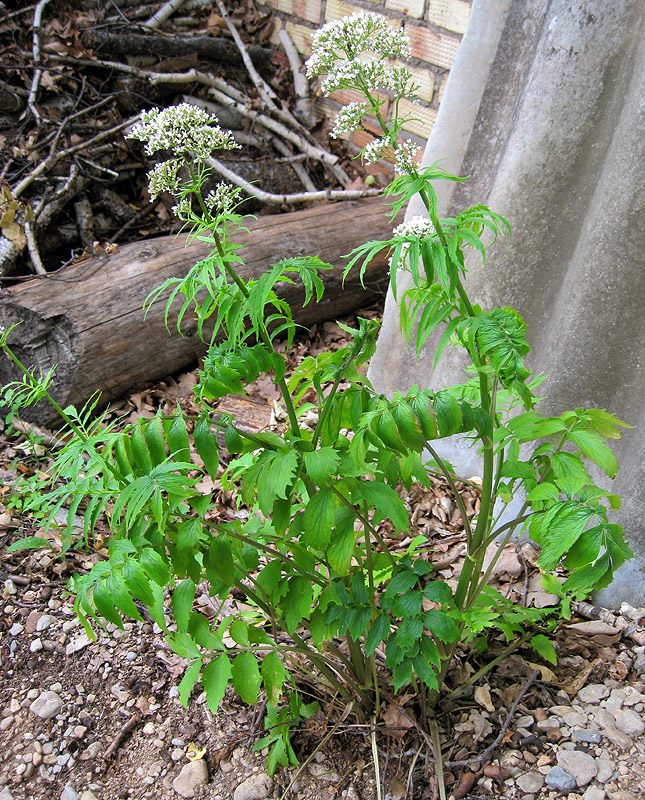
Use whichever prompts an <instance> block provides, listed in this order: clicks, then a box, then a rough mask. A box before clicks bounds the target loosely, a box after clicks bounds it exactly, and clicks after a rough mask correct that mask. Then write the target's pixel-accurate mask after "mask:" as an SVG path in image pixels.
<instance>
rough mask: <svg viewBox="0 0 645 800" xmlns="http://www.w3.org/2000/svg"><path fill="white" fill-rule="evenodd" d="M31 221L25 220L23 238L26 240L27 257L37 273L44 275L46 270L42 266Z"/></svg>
mask: <svg viewBox="0 0 645 800" xmlns="http://www.w3.org/2000/svg"><path fill="white" fill-rule="evenodd" d="M32 226H33V223H32V221H31V220H25V239H26V240H27V250H29V257H30V258H31V263H32V265H33V268H34V272H35V273H36V274H37V275H46V274H47V270H46V269H45V267H44V266H43V262H42V259H41V257H40V252H39V251H38V245H37V244H36V237H35V235H34V229H33V227H32Z"/></svg>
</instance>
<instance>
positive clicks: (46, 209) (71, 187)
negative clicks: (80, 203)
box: [34, 164, 84, 228]
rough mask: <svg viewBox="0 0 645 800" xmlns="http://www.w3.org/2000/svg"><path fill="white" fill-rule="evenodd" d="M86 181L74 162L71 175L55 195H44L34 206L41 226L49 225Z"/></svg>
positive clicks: (35, 214)
mask: <svg viewBox="0 0 645 800" xmlns="http://www.w3.org/2000/svg"><path fill="white" fill-rule="evenodd" d="M83 184H84V181H83V179H82V178H81V173H80V170H79V168H78V166H77V165H76V164H72V166H71V167H70V170H69V177H68V178H67V180H66V181H65V183H64V184H63V185H62V186H61V188H60V189H59V190H58V191H57V192H56V193H55V194H54V195H53V197H48V196H47V194H45V195H44V197H42V199H41V200H40V201H39V202H38V204H37V205H36V207H35V208H34V216H35V217H36V221H37V222H38V225H39V226H40V227H41V228H45V227H47V225H48V224H49V222H50V220H51V219H52V218H53V217H54V216H55V215H56V214H57V213H58V212H59V211H60V209H61V208H62V207H63V206H64V205H65V203H66V202H67V201H68V200H70V199H71V198H72V197H74V196H75V195H76V194H77V193H78V192H79V191H80V190H81V189H82V188H83Z"/></svg>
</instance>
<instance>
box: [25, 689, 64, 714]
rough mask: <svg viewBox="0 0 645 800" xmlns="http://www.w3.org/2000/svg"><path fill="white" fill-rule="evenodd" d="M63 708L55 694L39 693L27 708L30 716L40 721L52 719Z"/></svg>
mask: <svg viewBox="0 0 645 800" xmlns="http://www.w3.org/2000/svg"><path fill="white" fill-rule="evenodd" d="M62 708H63V701H62V700H61V698H60V697H59V695H57V694H56V692H41V693H40V694H39V695H38V697H37V698H36V699H35V700H34V702H33V703H32V704H31V705H30V706H29V710H30V711H31V712H32V714H35V715H36V716H37V717H40V718H41V719H52V717H55V716H56V714H59V713H60V711H61V709H62Z"/></svg>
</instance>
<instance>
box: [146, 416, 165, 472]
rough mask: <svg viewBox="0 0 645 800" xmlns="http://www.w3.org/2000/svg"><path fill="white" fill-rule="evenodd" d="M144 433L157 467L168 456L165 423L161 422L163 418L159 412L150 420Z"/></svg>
mask: <svg viewBox="0 0 645 800" xmlns="http://www.w3.org/2000/svg"><path fill="white" fill-rule="evenodd" d="M143 435H144V438H145V440H146V444H147V445H148V450H149V452H150V459H151V461H152V465H153V466H154V467H156V466H157V465H158V464H161V462H162V461H164V460H165V458H166V446H165V439H164V435H163V425H162V424H161V418H160V417H159V415H158V414H157V415H156V416H154V417H153V418H152V419H151V420H150V421H149V422H148V424H147V425H146V427H145V430H144V432H143Z"/></svg>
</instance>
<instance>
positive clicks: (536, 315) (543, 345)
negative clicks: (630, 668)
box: [370, 0, 645, 606]
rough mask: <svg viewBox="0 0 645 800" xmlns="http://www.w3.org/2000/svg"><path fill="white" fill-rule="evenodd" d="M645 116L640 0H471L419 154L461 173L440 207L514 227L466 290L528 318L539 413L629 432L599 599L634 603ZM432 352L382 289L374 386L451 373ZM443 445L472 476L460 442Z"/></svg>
mask: <svg viewBox="0 0 645 800" xmlns="http://www.w3.org/2000/svg"><path fill="white" fill-rule="evenodd" d="M644 121H645V6H644V5H643V4H642V2H641V1H640V0H615V2H612V3H607V2H606V0H584V2H583V1H582V0H578V1H577V2H570V0H567V1H566V2H565V0H551V1H550V2H547V0H475V2H474V5H473V10H472V15H471V19H470V22H469V26H468V29H467V31H466V34H465V36H464V40H463V43H462V45H461V47H460V49H459V51H458V53H457V57H456V60H455V64H454V67H453V69H452V71H451V73H450V76H449V80H448V84H447V87H446V91H445V94H444V97H443V100H442V104H441V107H440V110H439V115H438V117H437V121H436V124H435V127H434V128H433V130H432V133H431V136H430V139H429V141H428V146H427V148H426V152H425V154H424V163H426V164H430V163H433V162H435V161H437V160H440V159H441V160H442V163H443V165H444V166H445V167H446V169H448V171H450V172H455V173H456V174H458V175H470V176H471V178H470V180H469V181H467V182H466V183H465V184H459V185H457V184H453V183H446V184H445V185H442V186H441V187H440V194H439V201H440V209H439V212H440V216H446V215H452V214H453V213H457V212H459V211H460V210H463V209H464V208H466V207H468V206H471V205H474V204H476V203H484V204H486V205H488V206H489V207H490V208H491V209H492V210H493V211H497V212H499V213H501V214H503V215H504V216H505V217H506V218H507V219H508V220H509V221H510V223H511V226H512V229H513V236H512V240H511V242H508V241H498V242H497V243H496V244H495V245H493V246H492V247H491V248H490V250H489V260H488V261H487V263H486V267H485V268H484V269H482V268H481V266H480V263H481V260H478V259H476V258H469V261H468V265H469V267H470V270H471V272H470V274H469V276H468V279H467V287H468V291H469V294H470V296H471V298H472V299H473V300H474V301H476V302H479V303H480V305H482V307H483V308H490V307H492V306H497V305H512V306H514V307H515V308H517V309H518V310H519V311H520V313H521V314H522V316H523V317H524V320H525V321H526V322H527V324H528V338H529V343H530V344H531V348H532V351H531V355H530V358H529V364H530V366H531V367H532V369H533V371H534V372H535V373H541V372H543V373H545V374H547V375H548V376H549V377H548V379H547V381H546V382H545V383H544V384H542V386H541V387H540V391H539V394H540V395H541V396H546V397H547V398H548V399H547V400H546V401H545V402H544V403H542V404H541V406H540V408H541V409H544V410H546V411H548V412H552V413H560V412H562V411H564V410H566V409H567V408H575V407H579V406H587V407H599V408H606V409H607V410H609V411H612V412H613V413H615V414H617V415H618V416H619V417H620V418H621V419H623V420H625V421H627V422H629V423H631V424H632V425H635V426H637V427H636V429H635V430H628V431H627V432H626V433H625V434H624V435H623V439H622V440H620V441H619V442H617V443H616V445H615V450H616V453H617V456H618V459H619V463H620V465H621V469H620V472H619V475H618V477H617V478H616V479H615V480H614V481H613V485H612V490H613V491H615V492H617V493H618V494H620V495H621V496H622V498H623V507H622V509H621V511H620V512H619V513H618V514H617V515H616V518H615V521H617V522H619V523H621V524H623V525H624V526H625V531H626V534H627V538H628V540H629V542H630V544H631V546H632V549H634V550H635V552H636V553H637V556H638V557H637V559H636V560H634V561H632V562H630V563H629V564H627V565H625V566H624V567H623V568H622V569H621V570H620V572H619V575H618V577H617V578H616V580H615V581H614V583H613V585H612V586H611V587H610V588H609V589H607V590H604V591H603V592H602V593H601V594H600V596H599V598H598V599H599V602H602V603H604V604H605V605H614V606H615V605H618V604H620V602H621V601H622V600H627V601H628V602H630V603H636V604H640V605H645V580H644V579H643V576H642V569H643V567H644V566H645V502H644V501H643V497H644V494H643V487H644V486H645V446H644V444H643V442H644V434H643V431H644V430H645V412H644V404H643V397H644V396H645V378H644V372H643V359H644V357H645V324H644V323H643V312H644V310H645V309H644V302H643V301H644V298H645V255H644V254H645V226H644V225H643V218H644V214H643V212H644V211H645V208H644V206H645V179H644V177H643V165H644V163H645V158H644V157H645V125H644V124H643V123H644ZM418 213H420V210H419V207H418V206H416V207H415V204H414V203H412V204H411V207H410V209H409V214H410V215H413V214H418ZM404 283H405V280H404V278H403V279H402V283H401V288H404ZM433 351H434V348H433V342H432V341H429V342H428V344H427V345H426V347H425V348H424V350H423V351H422V354H421V358H420V361H419V362H416V361H415V357H414V352H413V350H411V351H407V350H406V348H405V343H404V340H403V339H402V337H401V336H400V333H399V325H398V309H397V308H396V306H395V304H394V302H393V300H392V297H391V296H390V297H388V301H387V304H386V311H385V318H384V325H383V331H382V334H381V337H380V339H379V343H378V348H377V352H376V355H375V357H374V359H373V363H372V366H371V369H370V378H371V380H372V381H373V383H374V385H375V387H376V388H377V389H378V390H379V391H384V392H386V393H388V394H391V393H392V392H394V391H395V390H396V389H399V390H406V389H407V388H409V387H410V386H411V385H412V384H413V383H421V384H422V385H424V386H429V387H432V388H437V387H440V386H442V385H450V384H455V383H458V382H461V381H462V380H463V378H464V374H463V366H464V363H465V362H464V360H463V358H462V353H461V352H457V351H450V352H445V353H444V355H443V356H442V358H441V361H440V363H439V366H438V369H437V370H436V371H435V372H434V373H433V372H432V360H433V357H434V353H433ZM444 454H445V455H446V456H447V457H449V458H451V459H452V460H453V461H454V462H455V463H456V464H457V467H458V469H459V470H461V471H463V472H464V473H468V474H475V471H476V470H477V468H478V467H477V461H476V459H474V457H473V454H472V452H470V451H469V450H467V448H466V447H465V446H464V445H463V444H461V443H458V442H455V443H453V442H450V443H448V449H447V450H445V451H444Z"/></svg>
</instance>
